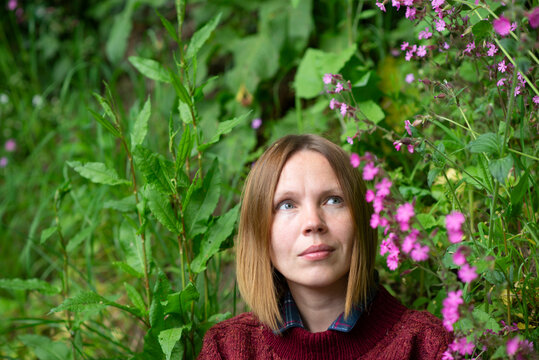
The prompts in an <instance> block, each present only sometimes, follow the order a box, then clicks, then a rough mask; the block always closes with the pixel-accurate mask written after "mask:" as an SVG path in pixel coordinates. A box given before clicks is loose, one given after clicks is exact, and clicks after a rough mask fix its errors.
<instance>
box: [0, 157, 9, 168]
mask: <svg viewBox="0 0 539 360" xmlns="http://www.w3.org/2000/svg"><path fill="white" fill-rule="evenodd" d="M7 163H8V161H7V157H5V156H2V157H1V158H0V168H3V167H6V166H7Z"/></svg>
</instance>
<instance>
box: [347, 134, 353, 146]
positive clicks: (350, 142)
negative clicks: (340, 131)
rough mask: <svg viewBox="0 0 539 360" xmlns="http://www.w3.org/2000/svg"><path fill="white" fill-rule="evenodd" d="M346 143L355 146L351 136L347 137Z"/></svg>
mask: <svg viewBox="0 0 539 360" xmlns="http://www.w3.org/2000/svg"><path fill="white" fill-rule="evenodd" d="M346 142H347V143H349V144H350V145H353V144H354V139H352V138H351V137H350V136H347V137H346Z"/></svg>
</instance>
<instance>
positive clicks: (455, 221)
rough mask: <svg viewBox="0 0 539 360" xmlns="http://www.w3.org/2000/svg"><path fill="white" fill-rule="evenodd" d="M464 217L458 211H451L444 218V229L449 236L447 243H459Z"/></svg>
mask: <svg viewBox="0 0 539 360" xmlns="http://www.w3.org/2000/svg"><path fill="white" fill-rule="evenodd" d="M464 221H465V219H464V215H462V213H460V212H458V211H453V212H451V213H450V214H449V215H447V216H446V217H445V227H446V229H447V233H448V235H449V241H450V242H452V243H453V244H455V243H458V242H461V241H462V236H463V235H464V234H463V233H462V229H461V227H462V224H463V223H464Z"/></svg>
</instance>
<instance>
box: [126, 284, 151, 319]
mask: <svg viewBox="0 0 539 360" xmlns="http://www.w3.org/2000/svg"><path fill="white" fill-rule="evenodd" d="M124 287H125V291H126V292H127V296H128V297H129V300H131V303H132V304H133V305H135V307H136V308H137V309H139V310H140V312H141V313H143V314H144V313H145V312H146V305H145V304H144V300H142V296H141V295H140V294H139V292H138V291H137V289H135V287H134V286H132V285H131V284H128V283H126V282H124Z"/></svg>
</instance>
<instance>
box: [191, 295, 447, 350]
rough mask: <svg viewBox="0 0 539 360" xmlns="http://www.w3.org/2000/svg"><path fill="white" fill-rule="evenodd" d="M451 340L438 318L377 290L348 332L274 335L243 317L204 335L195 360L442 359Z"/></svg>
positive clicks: (302, 331) (293, 331)
mask: <svg viewBox="0 0 539 360" xmlns="http://www.w3.org/2000/svg"><path fill="white" fill-rule="evenodd" d="M452 340H453V339H452V335H451V334H450V333H449V332H447V330H446V329H445V328H444V327H443V325H442V322H441V321H440V319H438V318H437V317H435V316H434V315H432V314H430V313H429V312H426V311H415V310H409V309H407V308H405V307H404V306H403V305H402V304H401V303H400V302H399V301H398V300H397V299H395V298H394V297H393V296H391V295H390V294H389V293H388V292H387V290H385V289H384V288H383V286H380V288H379V290H378V294H377V295H376V298H375V300H374V301H373V303H372V304H371V306H370V308H368V309H367V310H366V311H365V313H364V314H363V315H362V316H361V318H360V319H359V321H358V322H357V324H356V325H355V326H354V328H353V330H352V331H351V332H349V333H343V332H338V331H333V330H328V331H324V332H319V333H310V332H309V331H307V330H305V329H302V328H299V327H295V328H291V329H289V330H287V331H285V332H284V333H283V334H282V335H276V334H274V333H273V332H272V331H271V329H270V328H268V327H267V326H265V325H263V324H261V323H260V322H259V321H258V320H257V319H256V317H255V316H254V315H253V314H251V313H244V314H240V315H238V316H236V317H234V318H232V319H228V320H225V321H223V322H221V323H219V324H216V325H215V326H213V327H212V328H211V329H210V330H208V332H207V333H206V335H205V337H204V344H203V346H202V351H201V352H200V354H199V357H198V359H199V360H218V359H234V360H236V359H237V360H247V359H257V360H270V359H272V360H278V359H279V360H280V359H283V360H284V359H290V360H304V359H309V360H311V359H312V360H322V359H324V360H325V359H335V360H340V359H343V360H344V359H346V360H348V359H349V360H353V359H377V360H383V359H388V360H389V359H391V360H404V359H425V360H427V359H441V357H442V353H443V352H444V351H445V350H446V349H447V347H448V345H449V343H451V341H452Z"/></svg>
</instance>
